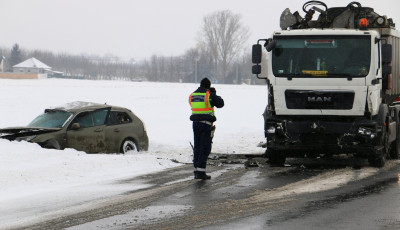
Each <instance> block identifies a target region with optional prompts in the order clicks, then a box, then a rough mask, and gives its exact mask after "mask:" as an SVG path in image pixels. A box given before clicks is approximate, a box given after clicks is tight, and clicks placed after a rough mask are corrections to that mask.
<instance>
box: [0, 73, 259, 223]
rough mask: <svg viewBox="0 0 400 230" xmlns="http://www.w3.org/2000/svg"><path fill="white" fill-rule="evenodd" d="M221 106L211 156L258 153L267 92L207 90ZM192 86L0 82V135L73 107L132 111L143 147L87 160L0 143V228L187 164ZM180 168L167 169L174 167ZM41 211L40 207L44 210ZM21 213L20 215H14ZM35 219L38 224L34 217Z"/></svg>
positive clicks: (81, 155) (248, 87) (225, 88)
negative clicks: (143, 131)
mask: <svg viewBox="0 0 400 230" xmlns="http://www.w3.org/2000/svg"><path fill="white" fill-rule="evenodd" d="M213 86H214V87H216V89H217V94H218V95H220V96H222V97H223V99H224V100H225V107H224V108H222V109H217V110H216V116H217V119H218V120H217V122H216V126H217V130H216V133H215V137H214V144H213V150H212V152H214V153H228V154H235V153H260V154H262V153H263V151H264V149H262V148H259V147H257V144H258V143H259V142H260V141H264V135H263V128H264V127H263V118H262V113H263V111H264V108H265V106H266V104H267V87H266V86H251V85H219V84H218V85H213ZM197 87H198V84H186V83H149V82H126V81H89V80H60V79H42V80H6V79H0V108H1V110H0V127H1V128H5V127H12V126H24V125H27V124H28V123H29V122H30V121H31V120H32V119H33V118H35V117H36V116H37V115H39V114H41V113H42V112H43V111H44V109H45V108H48V107H54V106H58V105H62V104H66V103H68V102H73V101H88V102H96V103H107V104H110V105H116V106H122V107H127V108H129V109H131V110H132V111H133V112H134V113H135V114H136V115H138V116H139V117H140V118H141V119H142V120H143V121H144V122H145V124H146V128H147V132H148V136H149V140H150V147H149V151H147V152H140V153H135V154H134V153H131V154H125V155H122V154H86V153H84V152H80V151H76V150H73V149H66V150H63V151H59V150H49V149H43V148H40V147H39V146H38V145H36V144H32V143H27V142H10V141H7V140H3V139H0V185H1V186H0V228H2V227H7V226H12V225H13V224H15V223H16V222H23V221H29V220H26V219H21V218H22V217H24V216H35V215H34V214H35V213H36V212H42V213H45V212H46V211H48V212H51V209H50V207H49V206H51V208H53V209H54V208H56V207H57V206H58V205H59V206H60V207H61V206H62V205H65V203H79V202H82V201H85V200H87V199H89V198H90V199H95V198H97V197H101V196H107V195H112V194H118V193H120V192H123V191H126V190H132V189H135V188H142V187H144V186H147V185H144V184H137V185H135V186H136V187H132V185H129V187H126V186H115V185H112V182H113V181H117V180H121V179H124V178H132V177H135V176H139V175H143V174H146V173H150V172H156V171H160V170H163V169H166V168H170V167H174V166H179V165H180V164H181V163H191V157H192V150H191V147H190V142H192V139H193V133H192V126H191V125H192V124H191V122H190V120H189V116H190V113H191V111H190V106H189V104H188V96H189V94H190V93H191V92H192V91H194V90H195V89H196V88H197ZM175 160H176V161H178V162H181V163H174V162H176V161H175ZM46 204H47V205H46ZM21 210H23V211H21ZM35 218H41V216H38V215H36V217H35Z"/></svg>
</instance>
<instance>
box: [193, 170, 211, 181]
mask: <svg viewBox="0 0 400 230" xmlns="http://www.w3.org/2000/svg"><path fill="white" fill-rule="evenodd" d="M194 179H201V180H209V179H211V176H209V175H207V174H206V173H205V172H197V173H195V174H194Z"/></svg>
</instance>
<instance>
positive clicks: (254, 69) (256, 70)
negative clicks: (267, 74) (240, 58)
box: [251, 65, 261, 74]
mask: <svg viewBox="0 0 400 230" xmlns="http://www.w3.org/2000/svg"><path fill="white" fill-rule="evenodd" d="M251 72H252V73H253V74H261V66H260V65H253V67H252V68H251Z"/></svg>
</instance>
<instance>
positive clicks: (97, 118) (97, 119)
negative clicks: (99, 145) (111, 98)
mask: <svg viewBox="0 0 400 230" xmlns="http://www.w3.org/2000/svg"><path fill="white" fill-rule="evenodd" d="M108 110H109V109H99V110H96V111H93V112H92V115H93V122H94V126H98V125H104V124H105V122H106V117H107V114H108Z"/></svg>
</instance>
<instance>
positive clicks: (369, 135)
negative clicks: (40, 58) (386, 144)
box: [358, 127, 376, 139]
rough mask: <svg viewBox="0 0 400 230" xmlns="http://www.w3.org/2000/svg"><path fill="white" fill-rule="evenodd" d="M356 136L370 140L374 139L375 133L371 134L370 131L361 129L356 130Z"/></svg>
mask: <svg viewBox="0 0 400 230" xmlns="http://www.w3.org/2000/svg"><path fill="white" fill-rule="evenodd" d="M358 134H360V135H363V136H367V137H369V138H371V139H373V138H375V137H376V135H375V133H374V132H372V130H370V129H367V128H362V127H360V128H358Z"/></svg>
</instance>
